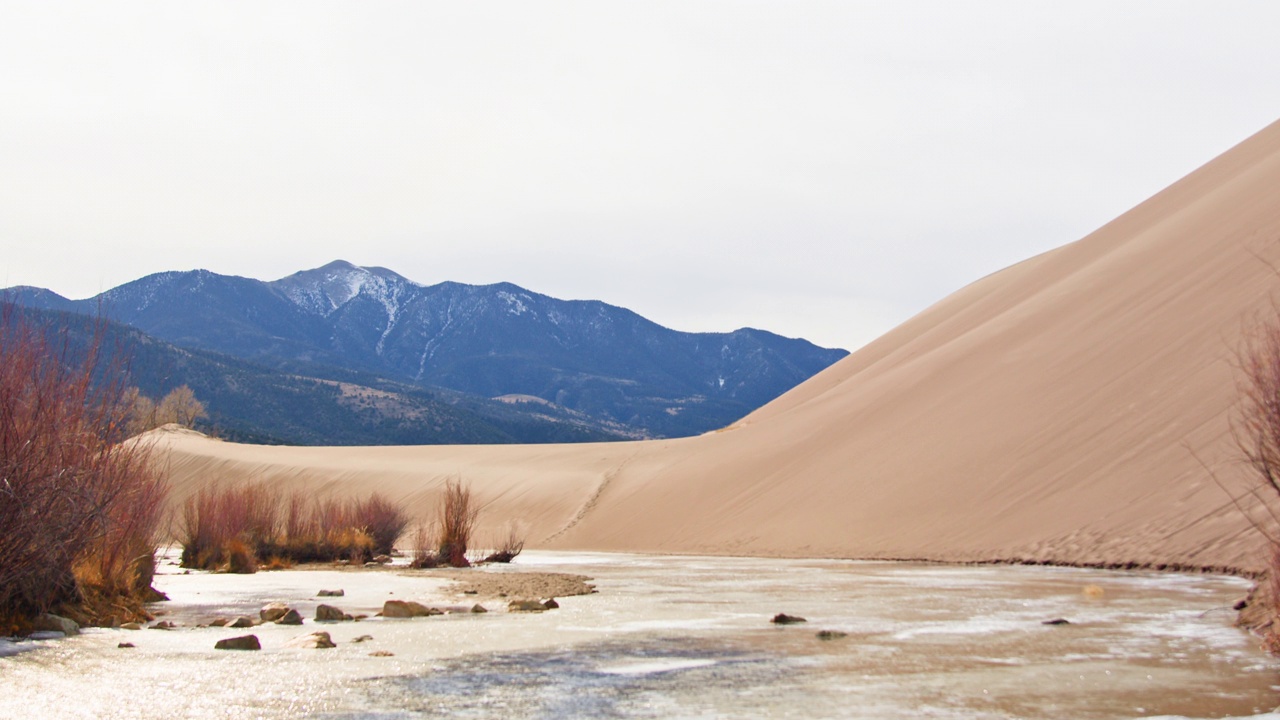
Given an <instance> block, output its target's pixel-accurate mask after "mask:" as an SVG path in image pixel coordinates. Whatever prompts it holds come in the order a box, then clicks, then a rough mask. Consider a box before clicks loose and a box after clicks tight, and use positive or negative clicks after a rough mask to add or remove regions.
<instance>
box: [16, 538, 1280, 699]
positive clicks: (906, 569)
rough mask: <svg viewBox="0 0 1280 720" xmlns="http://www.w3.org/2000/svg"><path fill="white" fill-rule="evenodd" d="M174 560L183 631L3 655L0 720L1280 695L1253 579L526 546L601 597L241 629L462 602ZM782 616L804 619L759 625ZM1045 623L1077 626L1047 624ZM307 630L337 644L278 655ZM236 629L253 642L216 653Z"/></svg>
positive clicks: (92, 634) (391, 586) (534, 566)
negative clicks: (401, 604)
mask: <svg viewBox="0 0 1280 720" xmlns="http://www.w3.org/2000/svg"><path fill="white" fill-rule="evenodd" d="M168 570H169V573H166V574H163V575H161V576H159V577H158V578H157V587H159V588H160V589H161V590H164V591H165V592H167V593H169V594H170V595H171V596H172V598H173V600H172V601H171V602H169V603H162V604H161V605H160V606H158V607H166V606H167V607H166V609H167V610H168V612H169V614H168V615H166V616H164V617H165V619H169V620H173V621H175V622H177V623H178V625H179V628H178V629H176V630H171V631H167V632H165V631H158V630H142V631H128V630H99V629H95V630H88V631H86V633H85V634H83V635H81V636H79V637H76V638H71V639H67V640H62V641H39V642H23V643H19V644H17V645H14V644H7V645H3V646H0V650H3V651H5V652H8V653H14V651H15V650H18V649H28V648H32V649H29V650H28V651H26V652H17V653H16V654H9V655H8V656H7V657H3V658H0V717H15V718H17V717H83V718H96V717H112V718H173V717H218V718H283V717H321V718H388V719H390V718H417V717H428V716H454V717H477V718H488V717H502V718H516V717H664V718H665V717H752V716H759V717H846V718H896V717H941V718H1130V717H1152V716H1171V717H1190V718H1211V717H1239V716H1253V715H1260V714H1265V713H1269V712H1270V711H1271V710H1272V709H1273V708H1275V707H1276V706H1278V705H1280V688H1278V687H1277V686H1280V663H1277V661H1276V660H1274V659H1272V658H1269V657H1268V656H1266V655H1264V654H1263V653H1262V652H1261V651H1259V650H1258V648H1257V645H1258V643H1257V641H1256V639H1254V638H1252V637H1250V636H1249V635H1248V634H1246V633H1244V632H1243V631H1240V630H1238V629H1236V628H1234V627H1233V626H1232V622H1233V620H1234V618H1235V613H1234V612H1232V611H1231V609H1230V606H1231V604H1232V603H1233V602H1235V601H1236V600H1237V599H1239V598H1240V597H1241V596H1243V595H1244V593H1245V592H1246V591H1247V589H1248V583H1247V582H1245V581H1243V580H1240V579H1236V578H1229V577H1217V576H1199V575H1179V574H1156V573H1142V572H1132V573H1121V572H1101V571H1090V570H1074V569H1063V568H1044V567H1003V566H989V567H954V566H942V565H919V564H902V563H860V562H844V561H832V560H763V559H743V558H706V557H666V556H663V557H658V556H643V555H616V554H569V553H542V552H530V553H526V554H525V555H522V556H521V557H520V558H518V560H517V564H516V565H515V566H512V567H509V568H495V569H493V570H488V569H486V570H477V571H474V572H521V571H530V570H546V571H554V572H569V573H578V574H582V575H588V576H590V577H592V578H594V580H593V582H594V584H595V585H596V586H597V588H598V590H599V592H598V593H597V594H594V595H587V596H579V597H569V598H563V599H561V600H560V604H561V607H560V609H558V610H553V611H549V612H546V613H542V614H515V613H511V614H508V613H505V612H501V610H502V609H503V603H502V602H500V601H496V600H487V601H486V602H485V604H486V606H488V607H489V608H490V609H491V610H494V611H495V612H490V613H487V614H468V613H458V614H451V615H446V616H441V617H431V618H418V619H414V620H387V619H381V618H370V619H368V620H365V621H362V622H358V623H341V624H323V625H322V624H317V623H315V622H314V621H312V620H310V619H308V621H307V624H306V625H304V626H303V627H301V628H299V627H285V626H275V625H270V626H262V627H259V628H254V629H252V630H249V631H232V630H228V629H221V628H195V627H194V626H195V625H196V624H199V623H202V622H208V620H209V619H210V618H212V617H214V616H217V615H235V614H240V613H245V614H255V615H256V611H257V609H258V608H259V607H260V606H261V605H262V604H263V603H264V602H266V601H270V600H277V599H282V600H286V601H288V602H290V603H291V604H293V605H294V606H296V607H298V608H299V609H300V610H302V612H303V615H304V616H305V617H307V618H311V617H313V616H314V607H315V605H316V604H317V603H318V602H321V601H326V600H327V599H324V598H316V597H315V594H316V591H317V590H318V589H321V588H330V587H342V588H343V589H344V590H345V591H346V595H345V596H344V597H342V598H337V599H334V600H333V601H331V602H332V603H333V604H336V605H339V606H340V607H342V608H343V609H344V610H346V611H347V612H351V613H358V612H367V613H373V612H376V611H377V610H378V609H379V608H380V607H381V605H382V602H383V601H384V600H386V599H391V598H400V599H418V600H421V601H423V602H426V603H428V604H431V603H433V602H434V603H444V604H454V605H457V604H461V603H463V602H464V600H465V602H467V603H468V604H469V603H470V602H472V600H469V599H464V598H460V597H458V596H455V595H453V594H452V593H450V592H449V591H448V586H447V583H446V582H445V581H443V580H441V579H440V578H438V577H433V576H432V575H431V574H430V573H429V572H427V573H413V572H412V571H405V572H403V573H400V572H394V571H370V572H339V571H329V570H325V571H312V570H307V571H283V572H274V573H259V574H257V575H253V576H231V575H210V574H204V573H198V574H191V575H182V574H178V573H176V572H174V568H172V567H169V568H168ZM779 612H785V613H787V614H790V615H798V616H803V617H805V618H807V619H808V622H806V623H802V624H796V625H789V626H777V625H773V624H771V623H770V622H769V619H770V618H771V617H772V616H773V615H774V614H776V613H779ZM1057 618H1062V619H1065V620H1067V621H1069V624H1059V625H1046V624H1044V621H1046V620H1053V619H1057ZM315 629H324V630H326V631H328V632H329V633H330V634H331V635H332V636H333V639H334V640H335V641H336V642H337V643H338V647H337V648H335V649H331V650H301V649H289V648H285V647H283V645H284V644H285V642H287V641H288V640H289V639H291V638H293V637H295V636H298V635H304V634H306V633H308V632H310V631H312V630H315ZM821 630H827V631H835V632H836V633H843V634H844V636H843V637H838V638H836V639H831V640H821V639H819V638H818V637H817V633H818V631H821ZM243 632H254V633H256V634H258V635H259V637H260V638H261V639H262V644H263V650H262V651H260V652H256V653H254V652H226V651H214V650H212V647H213V644H214V642H215V641H216V640H217V639H219V638H222V637H228V636H230V635H234V634H241V633H243ZM361 635H370V636H372V639H371V640H367V641H364V642H360V643H355V642H353V640H354V639H355V638H356V637H358V636H361ZM120 642H131V643H133V644H135V645H136V647H135V648H132V649H120V648H118V647H117V645H118V643H120ZM372 652H381V653H390V654H389V655H385V654H384V655H382V656H371V654H370V653H372ZM1273 717H1274V716H1273Z"/></svg>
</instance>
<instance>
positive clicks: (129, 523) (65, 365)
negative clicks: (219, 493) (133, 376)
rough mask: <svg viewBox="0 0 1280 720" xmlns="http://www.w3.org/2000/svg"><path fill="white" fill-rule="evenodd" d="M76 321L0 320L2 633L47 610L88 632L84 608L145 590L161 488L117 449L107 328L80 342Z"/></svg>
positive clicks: (115, 385)
mask: <svg viewBox="0 0 1280 720" xmlns="http://www.w3.org/2000/svg"><path fill="white" fill-rule="evenodd" d="M76 322H77V321H75V320H74V319H70V318H68V319H66V320H65V323H66V324H65V325H63V326H62V327H60V328H55V327H51V326H47V325H45V326H40V325H37V324H36V323H35V322H34V321H32V320H31V319H30V316H29V315H28V314H26V313H24V312H20V311H18V310H17V309H16V308H15V307H14V306H12V305H10V304H5V305H4V306H3V308H2V309H0V620H3V621H5V624H8V625H12V624H14V623H15V622H19V621H20V619H21V618H23V617H28V616H31V615H33V614H36V613H40V612H45V611H48V610H50V609H52V608H55V607H65V608H70V609H71V611H75V612H76V614H78V615H80V616H81V619H88V620H90V621H92V620H94V619H95V617H96V615H97V613H96V611H94V612H90V611H88V610H85V609H84V603H85V602H86V601H87V600H89V599H90V598H93V599H95V602H100V603H105V604H111V603H113V602H117V601H116V600H115V598H118V597H120V596H122V595H125V594H130V593H135V592H136V591H137V590H138V589H139V586H140V585H141V584H142V583H144V582H146V583H148V584H149V580H150V574H151V569H152V568H153V563H154V550H155V545H154V542H153V540H154V534H155V530H156V525H157V524H158V522H159V516H160V509H159V508H160V507H161V506H162V504H163V500H164V494H165V492H166V490H165V485H164V484H163V483H162V482H161V481H160V480H159V479H158V478H157V476H156V475H155V473H154V472H153V470H152V469H151V465H150V464H149V462H148V460H149V458H148V448H147V447H145V446H142V445H138V444H125V445H121V444H117V443H118V441H119V440H120V439H122V438H123V437H125V429H126V425H127V421H128V414H129V405H128V403H127V401H126V396H125V392H124V383H123V382H121V379H122V378H123V377H124V371H123V366H122V365H120V364H119V363H118V362H116V363H110V362H106V361H103V360H102V358H103V356H104V353H103V352H102V350H103V339H104V334H105V331H106V326H105V323H103V322H100V321H99V322H97V323H95V324H94V325H93V328H92V331H91V332H89V333H88V334H87V339H85V336H75V335H73V332H72V330H73V326H74V324H75V323H76ZM119 355H120V354H119V353H116V357H117V358H119ZM126 604H128V603H126ZM132 604H133V605H134V606H137V603H136V602H133V603H132ZM77 607H80V608H81V609H80V610H78V611H77V610H76V608H77ZM86 614H87V615H88V617H87V618H86V617H85V615H86Z"/></svg>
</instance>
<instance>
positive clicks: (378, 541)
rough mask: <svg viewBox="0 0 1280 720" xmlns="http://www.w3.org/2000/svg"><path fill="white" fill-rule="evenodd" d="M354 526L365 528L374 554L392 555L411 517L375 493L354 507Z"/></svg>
mask: <svg viewBox="0 0 1280 720" xmlns="http://www.w3.org/2000/svg"><path fill="white" fill-rule="evenodd" d="M352 514H353V516H354V517H353V518H352V523H351V524H352V525H353V526H354V527H361V528H364V530H365V532H367V533H368V534H369V537H370V538H372V539H373V552H374V553H376V554H381V555H390V554H391V550H392V549H393V548H394V547H395V544H396V541H397V540H399V539H400V536H401V535H404V531H405V529H406V528H408V527H409V516H408V515H406V514H405V512H404V509H403V508H401V507H400V506H399V505H396V504H395V503H393V502H391V501H390V500H388V499H386V498H385V497H383V496H382V495H381V494H379V493H376V492H375V493H373V494H372V495H370V496H369V497H367V498H365V499H364V500H362V501H359V502H356V503H355V504H354V506H353V507H352Z"/></svg>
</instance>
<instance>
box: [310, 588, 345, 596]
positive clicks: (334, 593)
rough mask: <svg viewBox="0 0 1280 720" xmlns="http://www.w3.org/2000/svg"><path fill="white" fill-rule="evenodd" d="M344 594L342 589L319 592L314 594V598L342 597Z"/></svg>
mask: <svg viewBox="0 0 1280 720" xmlns="http://www.w3.org/2000/svg"><path fill="white" fill-rule="evenodd" d="M344 595H346V593H345V592H344V591H343V590H342V589H338V590H321V591H320V592H318V593H316V597H343V596H344Z"/></svg>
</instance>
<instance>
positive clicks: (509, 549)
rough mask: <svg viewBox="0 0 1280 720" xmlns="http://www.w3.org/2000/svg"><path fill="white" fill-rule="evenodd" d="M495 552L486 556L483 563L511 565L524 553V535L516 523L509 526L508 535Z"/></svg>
mask: <svg viewBox="0 0 1280 720" xmlns="http://www.w3.org/2000/svg"><path fill="white" fill-rule="evenodd" d="M494 547H495V550H494V551H493V552H491V553H489V554H488V555H486V556H485V558H484V560H482V561H481V562H487V563H509V562H511V561H512V560H515V559H516V556H517V555H519V554H520V553H521V552H523V551H524V533H523V532H522V531H521V530H520V525H519V524H518V523H515V522H511V523H508V524H507V531H506V533H505V534H504V535H503V536H502V537H501V538H500V539H499V540H498V542H497V543H496V544H495V546H494Z"/></svg>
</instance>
